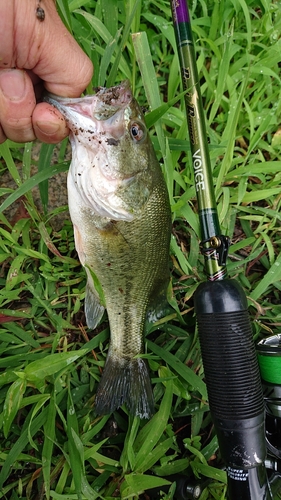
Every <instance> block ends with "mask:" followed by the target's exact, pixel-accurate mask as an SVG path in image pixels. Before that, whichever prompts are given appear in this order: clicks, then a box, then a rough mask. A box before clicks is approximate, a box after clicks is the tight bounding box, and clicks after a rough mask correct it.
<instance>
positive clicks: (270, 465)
mask: <svg viewBox="0 0 281 500" xmlns="http://www.w3.org/2000/svg"><path fill="white" fill-rule="evenodd" d="M257 356H258V363H259V367H260V373H261V379H262V386H263V394H264V402H265V415H266V417H265V440H266V448H267V458H266V461H265V465H266V468H267V473H268V478H269V484H270V487H271V490H272V495H273V496H272V498H273V499H275V498H281V334H277V335H274V336H272V337H268V338H267V339H264V340H262V341H260V342H259V343H258V344H257Z"/></svg>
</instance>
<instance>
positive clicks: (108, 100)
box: [44, 80, 133, 122]
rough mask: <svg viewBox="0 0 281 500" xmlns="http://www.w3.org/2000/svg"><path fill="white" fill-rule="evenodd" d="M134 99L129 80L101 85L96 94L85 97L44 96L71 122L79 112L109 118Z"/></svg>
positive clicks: (91, 116)
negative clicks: (110, 84)
mask: <svg viewBox="0 0 281 500" xmlns="http://www.w3.org/2000/svg"><path fill="white" fill-rule="evenodd" d="M132 99H133V95H132V91H131V87H130V83H129V81H128V80H125V81H124V82H122V83H121V84H120V85H116V86H115V87H110V88H106V87H99V88H98V89H97V92H96V93H95V94H93V95H87V96H84V97H78V98H68V97H60V96H57V95H55V94H51V93H48V94H46V96H45V97H44V101H45V102H47V103H49V104H52V105H53V106H55V107H56V108H57V109H58V110H59V111H60V112H61V114H62V115H63V116H64V117H65V119H66V120H67V121H69V122H71V121H72V119H73V118H74V116H75V115H76V116H77V114H79V115H82V116H83V117H88V118H90V119H93V118H94V119H96V120H99V121H100V120H107V119H109V118H111V117H112V116H113V115H115V114H116V113H117V112H118V111H119V110H121V109H123V108H125V107H127V106H128V105H129V104H130V102H131V101H132Z"/></svg>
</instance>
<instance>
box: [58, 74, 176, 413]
mask: <svg viewBox="0 0 281 500" xmlns="http://www.w3.org/2000/svg"><path fill="white" fill-rule="evenodd" d="M91 97H92V104H91V105H90V106H91V107H90V110H89V103H91V101H90V99H91V98H89V96H87V97H85V98H80V99H70V100H68V101H67V100H66V99H62V98H57V97H56V100H55V99H53V98H49V102H52V103H53V104H54V105H56V106H57V107H58V109H59V110H60V111H61V112H62V113H63V114H64V116H65V118H66V120H67V121H68V126H69V128H70V129H71V131H72V133H71V137H70V138H71V143H72V162H71V167H70V171H69V175H68V197H69V210H70V215H71V219H72V222H73V225H74V234H75V245H76V248H77V251H78V255H79V258H80V261H81V263H82V264H83V265H84V266H85V268H86V272H87V276H88V283H87V291H86V299H85V313H86V320H87V324H88V326H89V327H90V328H95V327H96V325H97V323H98V322H99V320H100V319H101V317H102V314H103V310H104V306H105V307H106V309H107V313H108V319H109V325H110V346H109V351H108V354H107V358H106V363H105V368H104V370H103V374H102V377H101V381H100V384H99V386H98V389H97V393H96V398H95V408H96V411H97V413H99V414H106V413H111V412H112V411H114V410H115V409H116V408H118V407H120V406H121V405H122V404H123V403H126V405H127V407H128V409H129V411H130V412H131V413H132V414H134V415H138V416H140V417H142V418H149V417H150V416H151V415H152V413H153V395H152V389H151V384H150V378H149V372H148V367H147V364H146V362H145V360H143V359H142V358H141V357H140V355H141V354H142V353H143V345H144V339H143V330H144V324H145V320H146V316H147V312H148V309H149V308H151V307H152V305H154V306H155V304H156V303H157V298H161V297H163V295H164V294H165V291H166V288H167V284H168V279H169V269H168V260H169V242H170V232H171V214H170V207H169V200H168V194H167V188H166V184H165V182H164V179H163V175H162V172H161V169H160V166H159V163H158V161H157V159H156V156H155V152H154V150H153V147H152V144H151V141H150V138H149V135H148V134H147V133H146V129H145V125H144V121H143V116H142V114H141V111H140V108H139V106H138V105H137V102H136V101H135V99H134V98H133V97H132V94H131V91H130V88H129V86H128V84H127V83H122V84H121V85H119V86H117V87H113V88H111V89H102V90H101V91H100V92H98V93H97V94H95V95H94V96H91ZM93 103H94V105H93ZM78 115H79V116H78ZM85 115H86V118H85ZM80 117H82V119H81V118H80ZM83 117H84V121H83ZM98 165H99V167H98ZM98 169H100V171H101V172H99V171H98ZM99 286H100V287H101V289H102V295H103V296H102V297H99V294H98V291H97V289H98V288H99ZM103 301H104V304H103V303H102V302H103Z"/></svg>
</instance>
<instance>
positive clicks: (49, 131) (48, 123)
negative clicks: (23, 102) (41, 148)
mask: <svg viewBox="0 0 281 500" xmlns="http://www.w3.org/2000/svg"><path fill="white" fill-rule="evenodd" d="M32 123H33V130H34V132H35V135H36V137H37V139H39V140H40V141H42V142H48V143H51V144H56V143H57V142H60V141H62V140H63V139H64V138H65V137H66V136H67V135H68V133H69V129H68V128H67V126H66V123H65V120H64V118H63V116H62V115H61V113H60V112H59V111H58V110H57V109H56V108H54V107H53V106H50V105H49V104H47V103H46V102H42V103H40V104H37V106H36V107H35V109H34V111H33V115H32Z"/></svg>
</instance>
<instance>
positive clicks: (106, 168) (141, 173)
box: [46, 81, 155, 220]
mask: <svg viewBox="0 0 281 500" xmlns="http://www.w3.org/2000/svg"><path fill="white" fill-rule="evenodd" d="M46 100H47V102H49V103H51V104H53V105H54V106H55V107H56V108H57V109H58V110H59V111H60V112H61V113H62V115H63V116H64V118H65V120H66V123H67V125H68V127H69V129H70V141H71V145H72V167H71V170H72V175H73V176H74V182H75V183H76V185H77V187H78V189H79V190H80V194H82V195H83V196H84V199H85V201H86V199H87V200H88V202H90V203H91V204H92V208H93V209H95V210H96V211H97V212H98V213H99V214H100V215H103V216H106V217H109V218H111V219H115V220H119V219H123V220H132V219H133V218H134V215H136V214H138V213H139V212H140V210H141V209H142V207H143V205H144V204H145V202H146V201H147V200H148V198H149V196H150V193H151V192H152V189H153V182H152V171H151V166H152V165H153V164H154V162H155V153H154V150H153V147H152V144H151V141H150V138H149V134H148V132H147V129H146V126H145V122H144V117H143V114H142V111H141V109H140V107H139V105H138V103H137V101H136V99H135V98H134V97H133V95H132V91H131V88H130V84H129V83H128V82H127V81H125V82H122V83H121V84H120V85H117V86H115V87H111V88H104V87H102V88H99V89H98V91H97V92H96V94H93V95H87V96H85V97H81V98H77V99H75V98H70V99H68V98H62V97H58V96H53V95H51V94H49V96H48V97H47V98H46Z"/></svg>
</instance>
